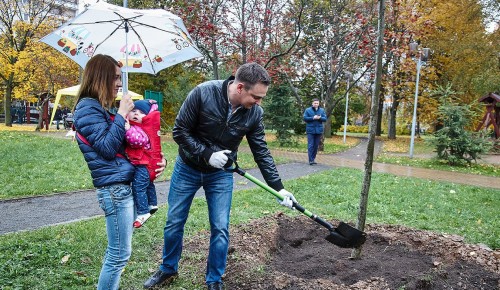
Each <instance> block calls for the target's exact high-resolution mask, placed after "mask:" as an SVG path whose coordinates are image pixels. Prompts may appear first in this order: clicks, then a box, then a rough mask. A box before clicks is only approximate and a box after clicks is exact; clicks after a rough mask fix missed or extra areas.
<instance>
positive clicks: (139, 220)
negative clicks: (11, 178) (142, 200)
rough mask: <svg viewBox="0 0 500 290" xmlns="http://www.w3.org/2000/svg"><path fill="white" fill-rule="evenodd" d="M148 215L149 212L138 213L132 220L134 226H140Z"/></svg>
mask: <svg viewBox="0 0 500 290" xmlns="http://www.w3.org/2000/svg"><path fill="white" fill-rule="evenodd" d="M150 217H151V214H150V213H145V214H140V215H138V216H137V218H136V219H135V222H134V228H140V227H141V226H142V225H143V224H144V223H145V222H146V221H147V220H148V219H149V218H150Z"/></svg>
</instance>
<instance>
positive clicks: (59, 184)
mask: <svg viewBox="0 0 500 290" xmlns="http://www.w3.org/2000/svg"><path fill="white" fill-rule="evenodd" d="M177 149H178V147H177V144H176V143H175V142H173V141H167V142H162V150H163V153H164V154H165V157H166V159H167V167H166V169H165V172H164V173H163V174H162V175H161V176H160V177H159V178H158V179H157V180H158V181H164V180H166V179H167V178H170V175H171V173H172V170H173V166H174V162H175V158H176V156H177ZM0 156H2V162H1V163H0V172H2V174H1V175H0V184H2V185H3V188H2V191H0V199H9V198H19V197H26V196H37V195H48V194H52V193H57V192H66V191H74V190H81V189H92V188H93V185H92V179H91V177H90V171H89V170H88V167H87V163H86V162H85V160H84V159H83V155H82V153H81V152H80V149H79V148H78V145H77V143H76V142H72V141H71V139H64V138H60V137H57V136H55V135H54V134H46V133H44V134H34V133H33V132H13V131H0ZM275 161H276V163H284V162H286V159H285V158H280V157H277V158H276V159H275ZM238 163H239V164H240V166H241V167H242V168H254V167H256V164H255V162H254V161H253V157H252V155H251V154H250V153H240V154H238Z"/></svg>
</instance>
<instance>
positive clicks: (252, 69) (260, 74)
mask: <svg viewBox="0 0 500 290" xmlns="http://www.w3.org/2000/svg"><path fill="white" fill-rule="evenodd" d="M234 78H235V81H236V82H240V83H243V84H244V85H245V88H246V89H247V90H248V89H250V88H252V87H253V86H254V85H255V84H257V83H261V84H263V85H266V86H269V85H270V84H271V77H270V76H269V74H268V73H267V71H266V69H265V68H264V67H262V66H261V65H259V64H258V63H255V62H250V63H246V64H244V65H242V66H240V67H239V68H238V70H237V71H236V75H235V76H234Z"/></svg>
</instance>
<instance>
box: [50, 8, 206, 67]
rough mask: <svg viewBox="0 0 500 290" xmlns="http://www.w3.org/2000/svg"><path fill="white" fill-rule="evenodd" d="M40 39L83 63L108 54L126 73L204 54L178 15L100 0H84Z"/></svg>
mask: <svg viewBox="0 0 500 290" xmlns="http://www.w3.org/2000/svg"><path fill="white" fill-rule="evenodd" d="M41 41H42V42H44V43H46V44H48V45H50V46H52V47H54V48H55V49H57V50H58V51H60V52H61V53H63V54H64V55H66V56H67V57H69V58H70V59H72V60H73V61H75V62H76V63H78V64H79V65H80V66H81V67H82V68H84V67H85V65H86V64H87V62H88V61H89V60H90V58H91V57H92V56H93V55H96V54H107V55H110V56H111V57H113V58H114V59H116V60H117V61H118V63H119V64H120V65H121V66H122V67H123V70H124V71H125V72H127V73H128V72H141V73H149V74H156V73H158V72H159V71H160V70H162V69H164V68H167V67H169V66H172V65H175V64H178V63H181V62H183V61H186V60H189V59H192V58H196V57H200V56H202V55H201V53H200V52H199V51H198V49H197V48H196V47H195V45H194V44H193V41H192V39H191V37H190V36H189V34H188V31H187V30H186V27H185V26H184V24H183V22H182V19H181V18H179V17H178V16H176V15H174V14H172V13H170V12H168V11H166V10H163V9H129V8H124V7H120V6H115V5H111V4H108V3H105V2H102V1H101V2H98V3H95V4H93V5H89V6H87V7H86V9H85V10H84V11H83V12H82V13H80V14H78V15H77V16H75V18H73V19H71V20H70V21H68V22H67V23H65V24H64V25H63V26H61V27H59V28H58V29H57V30H56V31H54V32H52V33H50V34H48V35H46V36H45V37H43V38H42V39H41Z"/></svg>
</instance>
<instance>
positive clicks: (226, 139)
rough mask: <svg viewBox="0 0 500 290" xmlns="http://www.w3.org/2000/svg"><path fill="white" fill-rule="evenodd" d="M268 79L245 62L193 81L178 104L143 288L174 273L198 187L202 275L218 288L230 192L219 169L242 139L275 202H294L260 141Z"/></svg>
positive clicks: (228, 181) (230, 181) (228, 177)
mask: <svg viewBox="0 0 500 290" xmlns="http://www.w3.org/2000/svg"><path fill="white" fill-rule="evenodd" d="M270 82H271V79H270V77H269V74H268V73H267V71H266V70H265V69H264V68H263V67H262V66H260V65H258V64H256V63H248V64H244V65H242V66H241V67H240V68H239V69H238V70H237V72H236V76H235V77H230V78H229V79H227V80H225V81H224V80H215V81H208V82H205V83H202V84H200V85H198V86H197V87H196V88H194V89H193V90H192V91H191V92H190V93H189V95H188V97H187V98H186V100H185V101H184V103H183V104H182V107H181V109H180V111H179V114H178V115H177V118H176V120H175V126H174V129H173V138H174V140H175V142H177V144H179V156H178V157H177V160H176V163H175V166H174V171H173V173H172V178H171V181H170V192H169V194H168V214H167V222H166V226H165V229H164V248H163V262H162V264H161V265H160V269H159V270H158V271H157V272H156V273H155V274H154V275H153V276H151V277H150V278H149V279H148V280H147V281H146V282H145V283H144V288H146V289H150V288H154V287H157V286H160V285H165V284H168V283H170V282H171V281H172V280H173V279H174V278H175V277H176V276H177V271H178V262H179V259H180V257H181V252H182V238H183V233H184V224H185V222H186V220H187V217H188V213H189V208H190V206H191V203H192V201H193V197H194V195H195V193H196V191H197V190H198V189H199V188H200V187H202V186H203V188H204V190H205V196H206V200H207V205H208V215H209V221H210V230H211V236H210V249H209V254H208V261H207V271H206V277H205V278H206V283H207V285H208V289H222V280H221V277H222V275H223V274H224V271H225V268H226V260H227V250H228V246H229V213H230V209H231V200H232V193H233V175H232V173H231V172H227V171H224V170H223V168H224V166H228V165H229V164H228V160H229V159H228V155H229V156H231V158H232V159H234V160H236V158H237V152H238V146H239V145H240V143H241V140H242V139H243V137H245V136H246V138H247V140H248V144H249V146H250V149H251V150H252V154H253V156H254V160H255V162H256V163H257V165H258V166H259V169H260V171H261V173H262V175H263V176H264V179H265V180H266V182H267V184H268V185H269V186H270V187H272V188H273V189H275V190H277V191H278V192H279V193H280V194H281V195H282V196H284V197H285V199H284V200H283V201H280V204H281V205H283V206H286V207H289V208H292V203H293V201H295V202H296V200H295V198H294V197H293V195H292V194H291V193H290V192H288V191H286V190H285V189H284V187H283V184H282V182H281V178H280V176H279V174H278V171H277V170H276V166H275V164H274V160H273V158H272V156H271V154H270V152H269V149H268V148H267V143H266V141H265V139H264V124H263V120H262V116H263V110H262V108H261V107H260V103H261V102H262V99H263V98H264V97H265V96H266V94H267V90H268V87H269V84H270ZM229 162H230V161H229Z"/></svg>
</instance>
